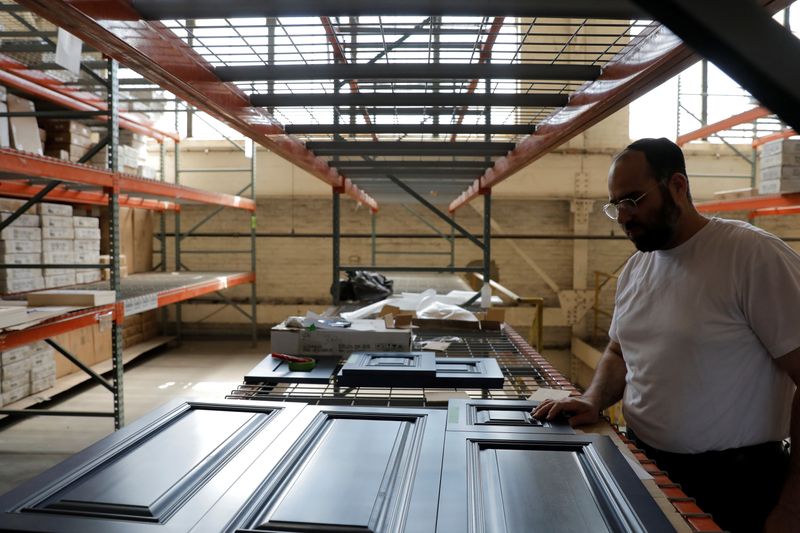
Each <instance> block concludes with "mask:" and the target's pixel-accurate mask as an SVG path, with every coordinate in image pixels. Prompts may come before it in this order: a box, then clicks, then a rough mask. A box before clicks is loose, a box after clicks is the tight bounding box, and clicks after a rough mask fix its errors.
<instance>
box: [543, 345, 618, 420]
mask: <svg viewBox="0 0 800 533" xmlns="http://www.w3.org/2000/svg"><path fill="white" fill-rule="evenodd" d="M626 372H627V369H626V368H625V360H624V359H623V358H622V348H621V347H620V345H619V344H618V343H616V342H613V341H612V342H609V343H608V346H606V349H605V351H604V352H603V357H601V358H600V362H599V363H598V364H597V369H596V370H595V373H594V378H592V383H591V385H589V388H588V389H587V390H586V392H585V393H584V394H583V396H579V397H573V398H564V399H562V400H559V401H557V402H554V401H552V400H545V401H544V402H542V403H541V404H539V406H538V407H537V408H536V409H534V411H533V416H534V417H535V418H540V419H541V418H546V419H547V420H552V419H553V418H555V417H556V416H558V414H559V413H562V412H563V413H570V414H572V417H571V418H570V420H569V423H570V424H572V425H573V426H579V425H582V424H593V423H595V422H597V421H598V420H599V418H600V411H602V410H603V409H605V408H606V407H609V406H611V405H614V404H615V403H617V402H618V401H619V400H620V399H622V393H623V392H624V391H625V373H626Z"/></svg>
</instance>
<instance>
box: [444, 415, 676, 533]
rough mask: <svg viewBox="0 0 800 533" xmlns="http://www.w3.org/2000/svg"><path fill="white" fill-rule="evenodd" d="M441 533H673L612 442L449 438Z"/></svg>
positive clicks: (453, 434)
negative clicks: (545, 532) (533, 532)
mask: <svg viewBox="0 0 800 533" xmlns="http://www.w3.org/2000/svg"><path fill="white" fill-rule="evenodd" d="M443 463H444V469H443V472H442V483H441V492H440V497H439V514H438V518H437V528H436V531H437V533H489V532H491V533H511V532H518V531H548V532H549V533H558V532H566V531H592V532H602V531H609V532H615V533H616V532H635V533H645V532H658V533H661V532H664V533H666V532H668V531H669V532H673V531H674V528H673V527H672V525H671V524H670V523H669V521H668V520H667V519H666V518H665V517H664V514H663V513H662V511H661V510H660V509H659V508H658V505H657V504H656V503H655V501H654V500H653V498H652V497H651V496H650V494H649V493H648V492H647V490H646V489H645V487H644V486H643V485H642V483H641V482H640V481H639V479H638V478H637V477H636V475H635V474H634V473H633V471H632V470H631V468H630V466H629V465H628V464H627V463H626V462H625V459H624V458H623V457H622V455H621V453H620V452H619V450H617V449H616V447H615V446H614V444H613V443H612V442H611V440H610V439H609V438H608V437H603V436H596V435H551V434H529V435H524V436H523V435H520V434H518V433H517V434H513V433H499V432H498V433H488V432H461V431H448V432H447V437H446V442H445V454H444V461H443Z"/></svg>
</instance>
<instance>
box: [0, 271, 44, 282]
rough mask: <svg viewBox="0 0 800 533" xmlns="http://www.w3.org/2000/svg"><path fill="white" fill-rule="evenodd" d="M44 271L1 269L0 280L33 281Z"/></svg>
mask: <svg viewBox="0 0 800 533" xmlns="http://www.w3.org/2000/svg"><path fill="white" fill-rule="evenodd" d="M41 275H42V271H41V270H40V269H38V268H8V269H0V280H5V281H21V280H29V279H33V278H35V277H36V276H41Z"/></svg>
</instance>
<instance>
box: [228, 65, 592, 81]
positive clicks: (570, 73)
mask: <svg viewBox="0 0 800 533" xmlns="http://www.w3.org/2000/svg"><path fill="white" fill-rule="evenodd" d="M214 73H215V74H216V75H217V76H218V77H219V79H221V80H222V81H287V80H360V81H368V80H426V81H427V80H431V79H441V80H447V79H455V80H469V79H474V78H478V79H486V78H490V79H506V80H581V81H585V80H593V79H595V78H597V77H598V76H599V75H600V67H599V66H597V65H566V64H561V65H559V64H555V65H547V64H533V63H513V64H498V63H479V64H475V63H472V64H471V63H400V64H397V63H391V64H387V63H357V64H342V63H336V64H325V65H242V66H228V67H216V68H214Z"/></svg>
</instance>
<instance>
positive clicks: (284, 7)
mask: <svg viewBox="0 0 800 533" xmlns="http://www.w3.org/2000/svg"><path fill="white" fill-rule="evenodd" d="M73 3H76V4H101V3H102V2H97V1H96V0H77V1H76V0H73ZM131 3H132V4H133V7H134V9H136V11H138V12H139V13H141V15H142V16H143V17H145V18H146V19H149V20H164V19H186V18H191V19H203V18H235V17H320V16H327V17H346V16H359V15H372V16H403V15H420V16H423V15H430V16H476V17H491V16H500V15H505V16H511V17H556V18H580V19H584V18H603V19H638V18H645V17H646V14H645V13H644V12H643V10H642V9H640V8H638V7H637V6H636V5H635V4H634V3H632V2H629V1H627V0H603V1H602V2H597V1H595V0H559V1H558V2H554V1H552V0H525V1H524V2H521V1H519V0H492V1H491V2H487V1H486V0H404V1H403V2H375V1H374V0H337V1H335V2H332V1H331V0H293V1H291V2H265V1H263V0H226V1H225V2H220V1H219V0H191V1H187V0H133V1H132V2H131ZM96 9H99V6H98V7H97V8H96Z"/></svg>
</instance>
